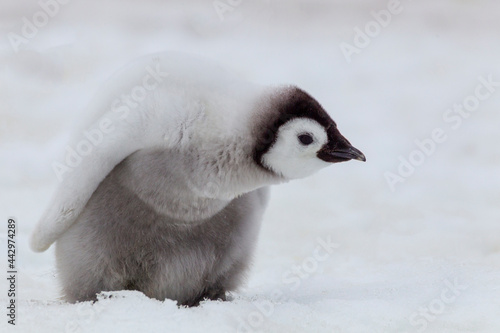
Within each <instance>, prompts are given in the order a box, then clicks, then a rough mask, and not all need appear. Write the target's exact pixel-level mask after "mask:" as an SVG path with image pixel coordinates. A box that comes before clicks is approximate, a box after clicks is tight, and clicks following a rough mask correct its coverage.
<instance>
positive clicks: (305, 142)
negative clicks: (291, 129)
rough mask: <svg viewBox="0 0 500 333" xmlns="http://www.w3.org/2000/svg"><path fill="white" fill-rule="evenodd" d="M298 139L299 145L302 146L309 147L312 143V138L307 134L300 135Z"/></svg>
mask: <svg viewBox="0 0 500 333" xmlns="http://www.w3.org/2000/svg"><path fill="white" fill-rule="evenodd" d="M298 138H299V141H300V143H302V144H303V145H304V146H307V145H310V144H311V143H313V141H314V139H313V137H312V136H311V134H309V133H306V134H301V135H299V136H298Z"/></svg>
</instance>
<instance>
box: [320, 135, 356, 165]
mask: <svg viewBox="0 0 500 333" xmlns="http://www.w3.org/2000/svg"><path fill="white" fill-rule="evenodd" d="M333 136H334V138H333V140H332V139H330V143H327V144H326V145H324V146H323V148H321V149H320V150H319V151H318V154H317V156H318V158H320V159H322V160H323V161H325V162H330V163H337V162H345V161H349V160H358V161H363V162H366V157H365V155H364V154H363V153H362V152H361V151H360V150H359V149H357V148H354V147H353V146H352V145H351V144H350V143H349V141H347V140H346V139H345V138H344V137H343V136H342V135H341V134H340V133H339V132H338V131H335V132H334V133H333ZM332 142H335V143H334V144H332Z"/></svg>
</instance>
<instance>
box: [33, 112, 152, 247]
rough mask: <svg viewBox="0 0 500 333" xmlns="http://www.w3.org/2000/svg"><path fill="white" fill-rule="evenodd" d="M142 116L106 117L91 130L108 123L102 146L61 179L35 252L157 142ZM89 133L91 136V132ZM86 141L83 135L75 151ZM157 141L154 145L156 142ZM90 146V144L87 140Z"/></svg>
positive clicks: (40, 227)
mask: <svg viewBox="0 0 500 333" xmlns="http://www.w3.org/2000/svg"><path fill="white" fill-rule="evenodd" d="M140 118H141V116H140V115H137V114H136V115H134V116H130V117H128V119H125V120H123V119H120V118H119V117H118V116H117V115H116V114H115V115H113V114H109V113H108V114H105V115H103V116H102V117H101V118H100V119H99V120H98V121H97V122H95V123H94V124H93V125H92V126H91V127H90V131H92V130H97V129H99V128H100V126H101V127H102V125H101V124H103V121H104V122H105V123H106V125H107V126H106V129H107V131H106V133H103V138H102V140H101V142H100V143H99V144H95V145H94V144H93V145H92V146H91V148H92V149H91V152H90V153H87V154H86V156H80V158H81V160H80V163H79V164H78V165H77V166H75V167H74V168H69V167H68V169H69V170H68V171H67V172H65V173H64V175H63V177H62V178H61V179H60V184H59V187H58V188H57V190H56V193H55V195H54V197H53V198H52V201H51V202H50V205H49V207H48V208H47V210H46V211H45V213H44V214H43V216H42V218H41V219H40V221H39V222H38V224H37V226H36V227H35V229H34V231H33V233H32V235H31V240H30V246H31V249H32V250H33V251H35V252H43V251H45V250H47V249H48V248H49V247H50V245H51V244H52V243H54V242H55V241H56V240H57V239H58V238H59V237H60V236H61V235H62V234H63V233H64V232H65V231H66V230H67V229H68V228H69V227H70V226H71V225H72V224H73V223H74V222H75V220H76V219H77V217H78V216H79V215H80V213H81V212H82V210H83V209H84V207H85V205H86V204H87V202H88V200H89V199H90V197H91V196H92V194H93V193H94V191H95V190H96V189H97V187H98V186H99V184H100V183H101V181H102V180H103V179H104V178H105V177H106V176H107V175H108V174H109V173H110V172H111V171H112V170H113V168H114V167H115V166H116V165H117V164H119V163H120V162H121V161H122V160H124V159H125V158H126V157H127V156H129V155H130V154H132V153H134V152H135V151H137V150H140V149H142V148H144V147H147V146H149V145H150V144H152V143H153V142H154V141H156V140H155V139H156V138H154V137H153V136H156V135H152V132H153V133H155V132H156V133H158V132H157V131H150V130H151V128H149V126H146V125H145V124H144V122H143V121H141V120H144V119H140ZM87 133H88V132H87ZM84 140H86V137H84V135H81V137H80V141H78V140H76V141H75V142H76V143H75V145H74V146H72V147H73V149H75V148H77V147H78V145H79V144H80V143H81V142H83V141H84ZM152 141H153V142H152ZM87 142H89V140H87Z"/></svg>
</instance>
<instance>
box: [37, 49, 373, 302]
mask: <svg viewBox="0 0 500 333" xmlns="http://www.w3.org/2000/svg"><path fill="white" fill-rule="evenodd" d="M124 73H125V74H123V75H122V76H121V77H120V78H118V79H117V82H118V84H115V85H113V86H114V87H115V88H114V89H111V90H110V89H106V90H104V91H103V92H102V96H103V98H101V99H99V100H98V101H97V103H95V104H94V105H93V106H92V109H93V112H95V113H96V116H95V117H94V118H93V119H92V121H91V122H90V126H86V127H85V128H87V130H86V131H83V134H82V135H81V136H79V137H77V138H76V139H75V141H74V145H75V146H76V147H82V146H83V145H84V144H83V143H82V142H83V141H85V139H87V140H90V139H89V138H94V141H92V142H93V143H96V144H95V145H94V146H90V148H91V149H90V152H88V150H89V149H87V150H86V152H87V153H86V155H85V156H81V161H80V163H79V164H78V165H77V166H74V167H73V168H72V169H61V168H60V169H59V170H64V171H65V172H64V174H63V175H61V176H63V177H62V183H61V186H60V188H59V190H58V192H57V193H56V196H55V197H54V199H53V202H52V204H51V206H50V207H49V209H48V210H47V212H46V213H45V215H44V216H43V217H42V219H41V221H40V223H39V224H38V226H37V229H36V230H35V232H34V233H33V237H32V243H31V244H32V248H33V249H34V250H36V251H43V250H45V249H46V248H48V247H49V246H50V244H51V243H53V242H54V241H56V261H57V267H58V272H59V275H60V280H61V281H62V285H63V289H64V294H65V298H66V299H67V300H68V301H71V302H76V301H86V300H95V299H96V294H97V293H99V292H101V291H111V290H122V289H133V290H139V291H142V292H143V293H144V294H146V295H147V296H149V297H153V298H157V299H160V300H163V299H165V298H170V299H175V300H177V301H178V302H179V304H185V305H196V304H198V302H199V301H200V300H202V299H204V298H208V299H224V298H225V293H226V291H231V290H234V289H235V288H236V287H237V286H238V285H239V284H240V282H241V279H242V277H243V275H244V273H245V271H246V268H247V267H248V263H249V260H250V258H251V254H252V252H253V248H254V245H255V243H256V239H257V235H258V230H259V226H260V220H261V218H262V214H263V212H264V209H265V206H266V204H267V200H268V194H267V192H268V190H267V186H269V185H272V184H278V183H281V182H284V181H288V180H290V179H294V178H301V177H305V176H307V175H309V174H311V173H313V172H315V171H317V170H319V169H320V168H323V167H325V166H327V165H328V164H330V163H332V162H341V161H346V160H349V159H360V160H364V156H363V155H362V154H361V152H359V151H358V150H356V149H355V148H353V147H352V146H351V145H350V144H349V142H348V141H347V140H346V139H345V138H343V137H342V136H341V135H340V133H339V132H338V130H337V129H336V124H335V123H334V122H333V120H331V118H330V117H329V116H328V115H327V114H326V112H325V111H324V110H323V109H322V108H321V106H320V105H319V103H318V102H316V101H315V100H314V99H313V98H312V97H310V96H309V95H308V94H307V93H305V92H303V91H302V90H300V89H298V88H295V87H282V88H264V87H260V86H257V85H252V84H249V83H246V82H244V81H241V80H239V79H237V78H235V77H234V76H231V75H229V74H226V73H225V72H224V71H223V70H221V69H220V68H217V67H215V66H213V65H210V64H203V62H200V61H199V60H198V59H186V57H185V56H175V55H173V56H172V55H160V56H158V55H157V56H152V57H148V58H145V59H143V60H142V61H140V62H138V63H137V64H136V65H135V66H134V69H133V70H128V71H125V72H124ZM154 80H156V84H153V83H154ZM141 84H142V85H141ZM124 92H125V93H126V92H130V93H129V95H124ZM99 131H101V132H104V133H101V134H102V135H101V134H99ZM89 133H90V134H89ZM99 135H101V136H99ZM98 138H101V139H100V140H97V139H98ZM97 143H98V144H97ZM87 148H88V147H87Z"/></svg>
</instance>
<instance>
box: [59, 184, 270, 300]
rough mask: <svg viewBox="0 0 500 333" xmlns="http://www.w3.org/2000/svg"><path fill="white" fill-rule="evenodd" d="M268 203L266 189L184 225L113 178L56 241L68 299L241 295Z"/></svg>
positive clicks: (99, 190) (61, 277) (103, 185)
mask: <svg viewBox="0 0 500 333" xmlns="http://www.w3.org/2000/svg"><path fill="white" fill-rule="evenodd" d="M266 202H267V189H266V188H263V189H259V190H256V191H253V192H250V193H247V194H245V195H243V196H241V197H239V198H236V199H234V200H233V201H231V202H230V203H229V204H228V205H227V206H226V207H225V208H224V209H222V210H221V211H220V212H219V213H217V214H216V215H214V216H213V217H211V218H209V219H205V220H201V221H197V223H182V221H178V220H173V219H171V218H169V217H167V216H164V215H161V214H158V213H157V212H156V211H155V210H154V209H153V208H151V207H150V206H148V205H147V204H146V203H144V202H143V201H141V200H140V199H139V198H138V197H137V196H136V195H135V194H134V193H132V192H131V191H130V190H128V189H126V188H125V187H123V186H121V185H120V184H119V183H118V182H117V180H116V179H115V178H114V177H113V176H108V178H106V179H105V180H104V181H103V183H102V184H101V185H100V186H99V188H98V189H97V190H96V192H95V193H94V194H93V196H92V198H91V199H90V200H89V202H88V204H87V206H86V208H85V210H84V212H83V213H82V214H81V216H80V217H79V218H78V220H77V221H76V223H75V224H74V225H73V226H72V227H71V228H70V229H69V230H68V231H67V232H66V233H65V234H64V235H63V236H62V237H61V238H60V239H59V240H58V241H57V243H56V259H57V266H58V271H59V276H60V279H61V282H62V284H63V289H64V292H65V294H66V298H67V299H68V300H69V301H79V300H87V299H92V298H93V297H95V293H96V292H100V291H109V290H121V289H136V290H140V291H142V292H144V293H145V294H146V295H147V296H149V297H153V298H157V299H160V300H162V299H165V298H170V299H175V300H178V301H179V303H183V302H186V301H188V300H189V299H191V298H193V297H196V295H198V294H200V293H202V292H203V290H206V289H210V288H219V287H220V288H221V290H222V291H226V290H227V291H230V290H233V289H234V288H236V287H237V286H238V285H239V283H240V282H241V278H242V276H243V273H244V271H245V270H246V268H247V266H248V263H249V260H250V258H251V254H252V252H253V248H254V245H255V242H256V238H257V235H258V230H259V227H260V220H261V218H262V213H263V211H264V209H265V205H266Z"/></svg>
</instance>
